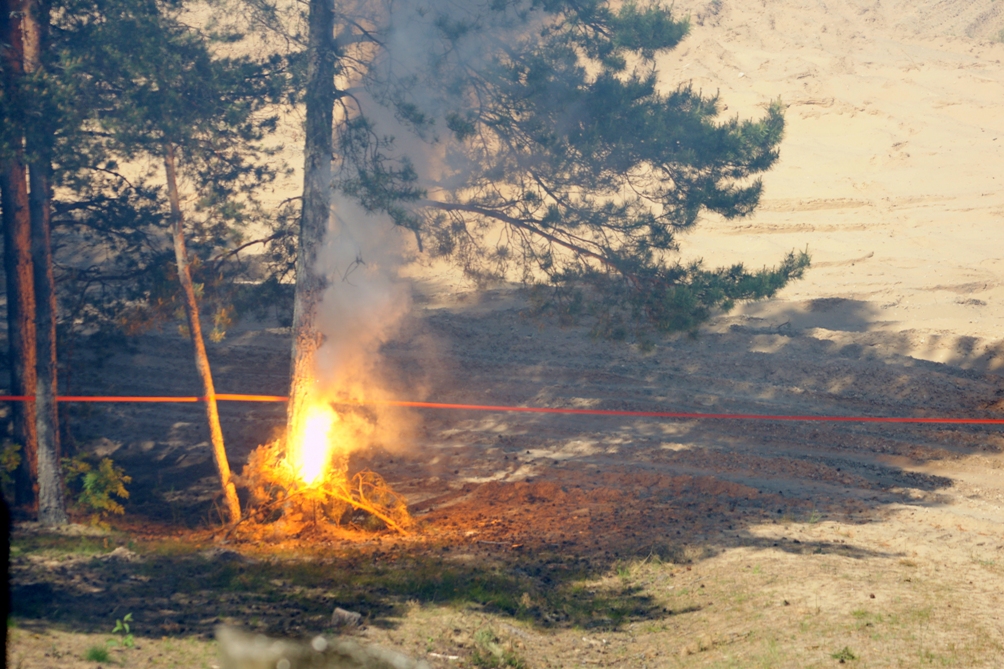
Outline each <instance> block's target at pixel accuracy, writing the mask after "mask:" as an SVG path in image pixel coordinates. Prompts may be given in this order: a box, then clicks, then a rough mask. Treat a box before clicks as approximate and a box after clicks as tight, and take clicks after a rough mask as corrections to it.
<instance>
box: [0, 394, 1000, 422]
mask: <svg viewBox="0 0 1004 669" xmlns="http://www.w3.org/2000/svg"><path fill="white" fill-rule="evenodd" d="M205 399H206V398H205V397H198V396H194V395H193V396H149V395H122V396H110V395H62V396H60V397H57V398H56V401H58V402H147V403H162V402H184V403H193V402H202V401H204V400H205ZM216 399H217V401H220V402H285V401H287V400H288V399H289V398H287V397H286V396H284V395H241V394H230V393H220V394H218V395H216ZM0 401H2V402H34V401H35V397H34V396H32V395H0ZM361 404H370V405H383V406H398V407H412V408H416V409H450V410H456V411H491V412H497V413H503V412H505V413H513V412H516V413H540V414H572V415H580V416H628V417H633V418H673V419H678V420H761V421H763V420H777V421H813V422H827V423H927V424H941V425H1004V418H950V417H931V418H918V417H908V416H806V415H777V414H750V413H692V412H685V411H622V410H614V409H570V408H563V407H513V406H495V405H484V404H444V403H440V402H410V401H406V400H383V401H372V402H362V403H361Z"/></svg>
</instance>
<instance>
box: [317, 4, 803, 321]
mask: <svg viewBox="0 0 1004 669" xmlns="http://www.w3.org/2000/svg"><path fill="white" fill-rule="evenodd" d="M447 9H448V8H446V7H444V8H443V10H442V11H438V12H437V11H435V10H432V11H431V12H429V11H426V12H424V13H423V12H422V11H419V10H418V9H417V8H416V9H415V16H414V19H415V21H424V22H425V24H426V25H427V26H428V29H429V30H430V31H434V33H435V36H436V39H435V40H430V41H429V42H430V44H433V45H437V46H436V47H435V48H434V49H433V50H432V51H431V52H430V53H428V54H427V60H426V62H425V63H424V65H423V66H422V67H415V66H414V65H410V66H409V67H408V71H406V72H402V71H400V70H401V66H400V64H399V62H398V61H396V60H395V59H393V58H390V57H387V58H386V59H383V60H381V58H379V57H378V58H376V59H374V61H373V62H372V63H371V64H370V67H369V69H368V70H367V77H366V81H367V83H368V86H369V88H370V90H371V91H373V93H372V95H373V97H374V98H375V99H377V100H380V101H381V102H382V103H383V104H384V105H385V106H388V107H390V108H392V109H394V110H395V111H396V113H397V115H398V117H399V118H401V119H402V120H403V121H406V122H408V123H410V125H411V126H412V127H413V128H414V129H415V130H416V132H419V133H422V134H424V135H426V136H428V137H430V138H431V140H432V141H436V142H440V143H443V144H445V145H446V152H447V155H448V156H450V160H451V161H452V164H453V166H454V171H453V173H452V174H450V175H449V183H448V184H446V187H442V186H443V185H442V184H433V185H434V186H436V187H437V188H436V197H435V198H431V197H426V196H424V193H423V190H422V188H420V186H424V185H425V184H420V182H419V178H418V175H417V174H416V172H415V171H414V169H412V167H411V163H410V162H409V160H408V157H407V156H406V155H401V154H400V153H399V152H398V153H395V151H394V150H393V146H392V142H390V141H388V140H387V139H386V138H385V137H383V136H381V133H380V132H379V128H378V127H377V126H375V125H373V124H372V123H371V122H369V121H368V120H367V115H366V112H365V110H360V111H359V113H358V114H357V115H356V116H355V117H354V118H351V119H349V120H348V122H347V123H346V124H345V125H344V128H343V129H342V132H341V133H340V134H339V137H338V144H337V153H338V154H340V155H341V156H344V157H345V158H346V159H347V160H346V161H345V163H344V168H345V169H343V171H342V173H341V181H340V183H341V186H342V188H344V189H345V190H346V191H347V192H349V193H351V194H354V195H356V196H357V197H359V198H360V199H361V201H362V202H363V203H364V204H365V205H366V206H367V207H368V208H369V209H371V210H373V211H384V212H387V213H389V214H390V215H391V216H392V217H393V218H394V221H395V222H396V223H397V224H398V225H401V226H403V227H405V228H408V229H411V230H413V231H414V233H415V234H416V235H417V236H418V237H419V240H420V244H422V239H423V238H424V239H425V240H426V241H425V243H424V246H425V248H427V249H429V251H431V252H432V253H434V254H437V255H441V256H445V257H449V258H452V259H453V260H454V261H456V262H457V263H459V264H460V265H461V266H462V267H463V268H464V269H465V270H466V272H467V273H468V274H469V275H470V276H472V277H473V278H475V279H478V280H480V281H489V280H494V279H505V278H508V279H516V280H520V281H523V282H524V283H526V284H528V285H530V286H533V287H535V288H537V290H536V291H535V296H536V297H537V298H538V300H537V303H538V306H539V307H540V308H541V309H542V310H545V311H551V312H555V313H558V314H559V315H561V316H562V317H564V318H567V319H571V320H574V319H577V318H580V317H584V316H585V317H591V318H592V320H593V323H594V328H595V331H596V332H597V333H599V334H602V335H605V336H610V337H616V338H619V337H623V336H626V335H627V334H628V333H631V332H634V333H635V334H636V335H639V336H643V337H644V336H645V333H646V332H650V331H653V330H654V331H655V332H671V331H675V330H694V329H695V328H697V327H698V326H699V325H700V324H701V323H702V322H704V321H705V320H707V318H709V317H710V315H711V314H712V313H713V312H714V311H715V310H716V309H721V310H728V309H729V308H731V307H732V305H733V304H734V303H735V302H736V301H740V300H757V299H762V298H765V297H769V296H771V295H773V294H775V293H776V292H777V291H778V290H779V289H780V288H781V287H783V286H784V285H785V284H786V283H787V282H788V281H790V280H791V279H795V278H798V277H800V276H801V275H802V272H803V271H804V269H805V268H806V267H807V266H808V263H809V258H808V255H807V254H805V253H796V252H792V253H789V254H788V255H787V256H786V257H785V258H784V259H782V261H781V263H780V264H779V265H778V266H777V267H776V268H774V269H766V268H765V269H763V270H759V271H752V272H751V271H748V270H746V268H745V267H744V266H743V265H741V264H740V265H735V266H732V267H727V268H718V269H707V268H705V267H704V265H703V263H701V262H695V263H690V264H686V265H684V264H682V263H680V262H679V261H678V260H676V259H675V258H676V256H675V252H676V251H678V238H679V234H680V233H681V232H683V231H686V230H688V229H690V228H692V227H693V226H694V225H695V224H696V223H697V222H698V221H699V219H700V217H701V216H702V214H704V213H705V212H712V213H715V214H718V215H721V216H723V217H725V218H737V217H743V216H748V215H749V214H751V213H752V212H753V211H755V209H756V206H757V204H758V203H759V200H760V195H761V192H762V181H761V177H760V175H762V174H763V173H764V172H766V171H767V170H769V169H770V168H771V167H772V166H773V165H774V163H775V162H776V160H777V158H778V147H779V145H780V142H781V139H782V136H783V131H784V117H783V105H782V104H781V103H780V102H779V101H776V102H774V103H772V104H770V105H769V106H768V107H767V108H766V111H765V114H764V116H763V118H761V119H759V120H752V121H741V120H739V119H738V118H730V119H724V120H722V119H720V114H721V111H722V104H721V102H720V100H719V99H718V97H717V96H708V95H704V94H703V93H702V92H700V91H697V90H694V89H693V88H692V87H691V86H689V85H687V84H684V85H681V86H679V87H677V88H676V89H675V90H672V91H670V92H668V93H665V92H662V91H661V90H660V86H659V79H658V72H657V71H656V69H655V58H656V57H657V56H658V55H660V54H663V53H665V52H667V51H669V50H671V49H673V48H674V47H675V46H676V45H677V44H678V43H679V42H680V41H681V40H682V39H683V38H684V37H685V36H686V34H687V30H688V24H687V21H686V20H677V19H675V18H674V17H673V16H672V13H671V12H670V10H668V9H665V8H663V7H660V6H658V5H648V6H644V7H642V6H639V5H635V4H632V3H625V4H623V5H619V7H618V8H617V9H614V8H613V6H611V3H607V2H600V1H599V0H591V1H589V0H587V1H586V2H580V1H574V0H572V1H565V0H552V1H548V2H539V3H521V2H509V3H505V2H503V3H498V2H492V3H488V4H487V5H485V6H477V7H472V8H471V9H470V10H469V11H468V12H467V13H459V15H458V12H456V11H455V10H450V11H447ZM530 9H536V10H537V11H536V13H532V12H528V10H530ZM486 14H487V15H488V16H489V17H490V18H488V19H486V18H485V15H486ZM514 26H515V27H514ZM530 28H532V31H531V30H530ZM493 32H495V33H496V34H495V35H493V34H492V33H493ZM473 45H477V47H478V48H479V49H480V51H481V52H482V53H483V54H486V55H483V56H481V57H480V58H478V59H477V61H476V66H472V63H471V57H470V54H471V51H472V46H473ZM437 122H438V123H440V124H441V125H439V126H437V125H436V124H437ZM442 125H445V126H446V127H445V128H443V127H442ZM444 134H445V136H444ZM544 287H550V290H547V291H544V290H542V289H543V288H544Z"/></svg>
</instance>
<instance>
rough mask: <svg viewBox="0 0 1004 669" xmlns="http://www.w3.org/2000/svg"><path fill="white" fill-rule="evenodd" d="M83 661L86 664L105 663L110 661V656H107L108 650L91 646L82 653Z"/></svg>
mask: <svg viewBox="0 0 1004 669" xmlns="http://www.w3.org/2000/svg"><path fill="white" fill-rule="evenodd" d="M84 659H85V660H87V661H88V662H101V663H107V662H108V661H110V660H111V656H110V655H109V654H108V649H107V648H105V647H104V646H91V647H90V648H88V649H87V652H86V653H84Z"/></svg>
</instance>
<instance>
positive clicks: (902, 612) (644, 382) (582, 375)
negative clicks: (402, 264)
mask: <svg viewBox="0 0 1004 669" xmlns="http://www.w3.org/2000/svg"><path fill="white" fill-rule="evenodd" d="M676 6H677V8H678V10H679V11H682V12H688V13H690V14H691V16H692V17H693V20H692V32H691V35H690V36H689V37H688V38H687V40H685V42H684V43H683V44H681V47H680V48H679V49H678V50H677V51H675V52H673V54H672V55H671V57H667V58H666V59H665V61H664V62H661V63H660V66H661V67H662V69H663V70H664V71H665V72H666V73H667V78H668V79H667V80H668V81H670V82H673V83H672V85H675V82H679V81H687V80H689V81H692V82H694V84H695V86H696V87H700V88H703V89H704V90H706V91H713V90H718V91H720V94H721V96H722V99H723V102H725V103H727V104H728V105H729V112H728V113H730V114H731V113H733V112H737V113H740V114H741V115H743V116H748V115H752V114H756V113H758V112H757V110H758V109H759V106H760V105H761V104H763V103H764V102H766V101H769V100H771V99H774V98H775V97H777V96H778V95H781V96H782V98H783V99H784V100H785V101H786V103H788V104H790V107H789V110H788V114H787V119H788V130H787V136H786V139H785V142H784V144H783V145H782V160H781V164H780V165H779V166H778V168H777V169H776V170H775V171H773V172H771V174H769V175H768V176H767V178H766V179H765V193H766V197H765V200H764V203H763V206H762V207H761V210H760V212H759V213H758V214H757V215H756V216H754V217H753V218H750V219H744V220H741V221H716V220H709V221H706V222H704V223H702V225H701V226H699V229H698V230H697V231H696V232H695V233H694V234H692V235H691V236H689V237H687V238H686V239H684V240H683V241H682V246H683V250H684V252H685V253H686V254H689V256H688V257H694V256H703V257H705V258H706V259H707V261H708V262H709V264H713V265H717V264H723V263H728V262H732V261H735V260H740V259H742V260H745V261H746V262H747V264H748V265H750V266H753V267H757V266H760V265H761V264H771V263H774V262H776V261H777V260H778V259H779V258H780V257H781V255H782V254H783V253H784V252H786V251H788V250H790V249H792V248H804V247H805V246H806V245H808V246H809V250H810V252H811V253H812V254H813V263H814V264H813V268H812V269H810V270H809V272H808V274H807V275H806V278H805V279H804V280H803V281H801V282H798V283H795V284H793V285H792V286H790V287H788V288H786V289H785V290H784V291H783V292H782V293H781V294H780V295H779V296H778V298H777V299H775V300H771V301H769V302H765V303H760V304H756V305H743V306H741V307H740V308H738V309H737V310H736V311H734V312H733V313H731V314H728V315H724V316H719V317H717V318H716V319H714V320H713V321H712V322H711V323H709V324H708V326H707V327H705V328H703V329H702V330H701V332H700V333H699V335H698V336H697V337H689V336H686V335H683V336H678V337H673V338H670V339H668V340H666V341H660V342H657V343H656V345H655V346H654V347H653V348H651V349H647V348H643V347H639V346H637V345H636V344H635V343H632V342H607V341H596V340H594V339H591V338H590V337H589V336H588V332H587V330H586V328H585V327H570V328H564V329H562V328H559V327H557V326H556V325H554V324H553V323H546V322H545V323H537V322H533V321H529V320H527V319H526V318H524V317H523V316H522V315H521V314H522V310H523V307H524V303H523V301H522V298H521V297H520V295H519V294H518V293H516V292H515V291H514V290H511V289H509V288H498V289H496V290H491V291H487V292H480V293H478V292H473V291H471V290H470V289H469V288H467V287H465V286H464V285H463V283H462V282H460V281H458V280H457V279H456V278H455V277H454V275H452V274H450V273H447V272H443V271H441V270H440V269H437V268H428V267H425V268H421V267H420V268H413V269H412V271H411V276H412V277H413V278H414V288H413V290H412V293H413V295H412V308H411V309H410V312H409V315H408V316H407V318H406V319H405V322H404V323H403V324H402V326H401V328H400V331H399V333H398V334H397V335H396V336H395V337H394V338H393V339H392V340H390V341H388V342H387V343H386V344H385V345H384V346H383V347H382V349H381V352H380V353H381V357H380V370H379V371H380V372H381V377H382V378H384V379H392V380H393V381H392V382H391V383H390V387H389V388H388V390H389V391H390V392H393V393H394V394H395V396H397V397H400V398H402V399H413V400H427V401H434V402H444V403H465V404H471V403H474V404H491V405H516V406H519V405H523V406H555V407H583V408H599V409H615V410H617V409H627V410H642V411H644V410H654V411H660V410H661V411H693V412H714V413H756V414H784V415H795V414H797V415H817V416H819V415H835V416H862V415H863V416H953V417H994V418H1004V410H1002V409H1000V408H998V407H999V406H1000V405H999V404H998V402H1000V401H1001V400H1002V399H1004V378H1002V371H1001V370H1002V368H1004V344H1002V341H1001V337H1000V332H1001V328H1002V327H1004V307H1002V305H1004V301H1001V300H1000V299H998V298H1000V297H1002V296H1004V281H1002V280H1001V278H1000V277H1001V268H1000V263H1001V259H1000V254H999V249H1000V248H1002V245H1004V226H1001V225H1000V216H1001V212H1002V211H1004V196H1002V194H1001V191H1000V188H999V187H998V185H997V184H996V181H995V180H996V175H997V174H1001V173H1002V172H1004V151H1002V150H1001V148H1000V147H1001V146H1002V145H1004V140H1002V141H996V138H997V137H998V135H1001V134H1004V121H1002V119H1004V117H1002V116H1001V115H1000V113H999V107H1000V100H1001V99H1002V98H1001V94H1002V93H1004V90H1002V89H1004V71H1002V69H1001V66H1000V62H1001V59H1002V58H1004V44H1002V43H1001V40H1000V39H999V34H998V31H1000V30H1001V29H1004V13H1002V12H1001V11H999V10H998V9H996V8H995V7H996V5H995V4H994V3H993V0H972V1H966V2H962V1H961V0H920V1H913V2H895V1H893V2H882V3H878V2H873V1H871V0H868V1H866V0H848V2H842V3H829V2H825V1H823V0H777V1H776V2H773V1H772V2H763V3H753V2H739V1H738V0H734V1H732V0H713V1H708V2H703V1H697V0H695V1H693V2H689V1H688V2H683V1H679V2H677V3H676ZM106 354H107V355H106ZM209 354H210V359H211V361H212V363H213V366H214V374H215V376H216V385H217V389H218V391H219V392H234V393H262V394H284V393H285V392H286V391H287V387H288V372H289V364H288V361H289V333H288V331H286V330H284V329H282V328H280V327H278V325H277V324H275V323H251V322H248V323H243V324H241V325H239V326H238V327H237V328H235V329H234V330H233V331H232V332H230V333H229V335H228V337H227V339H225V340H224V341H223V342H221V343H218V344H212V345H210V353H209ZM71 371H72V373H71V375H70V379H69V383H70V387H69V389H68V390H69V391H70V392H71V393H72V394H137V395H142V394H151V395H153V394H156V395H169V394H199V393H198V386H197V381H196V377H195V373H194V370H193V366H192V363H191V353H190V350H189V347H188V344H187V343H186V342H185V340H184V339H183V338H181V337H180V336H178V335H176V334H174V333H171V332H163V333H151V334H148V335H145V336H143V337H141V338H138V339H136V340H134V341H131V342H128V346H120V347H118V348H115V349H112V350H111V352H110V351H108V350H102V349H100V348H98V347H96V346H91V347H88V346H86V345H82V346H80V347H78V348H77V349H75V350H74V351H73V359H72V363H71ZM69 412H70V414H69V418H70V425H71V430H72V435H73V442H72V443H71V444H70V447H72V448H77V449H79V450H83V451H90V452H94V453H97V454H99V455H102V456H104V455H107V456H110V457H112V458H114V459H115V461H116V463H118V464H119V465H121V466H123V467H124V468H125V469H126V471H127V473H128V474H129V475H130V476H132V477H133V481H132V483H131V485H130V486H129V489H130V492H131V497H130V499H129V501H128V503H127V504H126V515H125V516H124V517H123V518H122V519H121V520H120V521H119V522H117V523H115V529H114V530H112V531H109V532H104V533H102V532H95V531H91V530H88V531H84V530H81V529H75V530H73V531H71V532H69V533H65V534H58V535H54V534H51V533H45V532H41V531H40V530H38V528H35V527H32V526H31V525H30V524H27V523H21V524H19V525H18V527H17V528H16V530H15V535H14V540H13V563H12V582H13V597H14V599H13V603H14V616H13V618H12V622H11V625H12V628H11V629H12V642H11V645H10V648H9V659H10V666H12V667H23V668H24V669H41V668H43V667H71V668H72V667H80V668H84V667H87V668H89V669H93V668H94V667H97V666H99V665H100V666H102V667H108V666H127V667H134V666H135V667H207V668H212V667H214V666H215V665H217V664H218V660H217V659H216V650H215V646H214V642H213V641H212V634H213V630H214V629H215V627H216V625H218V624H220V623H229V624H235V625H240V626H242V627H245V628H248V629H252V630H256V631H261V632H265V633H270V634H276V635H280V634H281V635H294V636H309V635H313V634H316V633H346V630H340V629H335V628H333V627H332V623H331V612H332V610H333V609H334V608H335V607H336V606H340V607H342V608H345V609H348V610H351V611H356V612H359V613H361V614H362V615H363V616H364V624H363V626H362V627H361V628H359V629H356V630H351V631H348V632H347V633H351V634H356V635H359V636H360V637H361V638H363V639H364V640H368V641H372V642H375V643H380V644H385V645H388V646H391V647H394V648H397V649H400V650H402V651H404V652H407V653H409V654H411V655H414V656H421V657H423V658H425V659H426V660H427V661H429V663H430V664H431V665H432V666H434V667H437V668H443V667H528V668H537V667H562V668H564V667H592V666H619V667H647V668H649V669H656V668H660V669H661V668H669V667H738V668H745V667H792V668H802V667H824V666H832V665H836V664H840V663H843V664H848V665H850V666H856V667H918V666H955V667H1001V666H1004V594H1002V593H1004V437H1002V436H1001V431H1000V429H999V428H998V427H985V426H982V427H981V426H972V427H967V426H944V425H942V426H938V425H904V424H877V423H876V424H871V423H869V424H863V423H830V422H779V421H724V420H723V421H697V420H657V419H639V418H627V417H586V416H567V415H565V416H561V415H531V414H520V413H479V412H472V411H467V412H465V411H443V410H415V411H414V412H412V413H411V417H412V419H413V425H414V428H413V429H412V430H410V431H409V432H408V433H407V434H406V435H404V436H403V437H402V438H401V440H400V442H399V443H384V444H382V445H381V446H380V447H377V448H374V449H371V450H369V451H367V452H365V453H358V454H356V456H354V459H353V462H352V467H353V468H354V469H361V468H364V467H370V468H372V469H374V470H375V471H378V472H379V473H381V474H382V475H383V476H385V477H386V479H387V480H388V481H389V482H390V483H391V484H392V485H393V486H394V487H395V489H397V490H398V491H399V492H401V493H403V494H404V495H405V496H406V497H407V499H408V501H409V505H410V509H411V512H412V514H413V516H414V518H415V519H416V521H417V529H416V531H415V532H414V533H413V534H412V535H411V536H409V537H403V538H402V537H397V536H394V535H391V534H372V533H363V532H357V531H354V530H346V531H345V533H343V534H340V535H323V536H320V535H318V536H309V535H308V536H305V537H303V538H301V539H298V540H286V541H281V542H263V543H261V544H255V545H251V544H247V543H241V542H237V541H234V540H233V538H231V539H230V540H227V539H226V538H225V536H224V535H223V534H222V533H221V532H219V531H218V530H217V529H215V528H216V527H217V523H218V520H219V514H218V506H217V496H216V483H215V480H214V475H213V468H212V462H211V459H210V458H211V455H210V451H209V447H208V434H207V431H206V429H205V428H204V427H203V417H202V415H201V413H200V412H201V409H200V407H199V406H198V405H185V404H179V405H162V406H153V405H76V406H71V407H70V408H69ZM221 415H222V419H223V430H224V433H225V436H226V438H227V445H228V450H229V454H230V457H231V459H232V464H233V465H234V468H235V469H236V470H238V471H239V470H240V468H241V466H242V464H243V463H244V461H245V460H246V458H247V456H248V454H249V453H250V451H251V450H252V449H253V448H255V447H256V446H257V445H259V444H261V443H263V442H265V441H267V440H268V439H269V438H270V437H271V436H272V435H273V434H274V433H275V431H276V430H278V429H280V428H281V427H282V425H283V423H284V409H283V406H282V405H270V404H239V403H231V404H225V405H222V407H221ZM126 614H131V615H132V624H131V631H132V633H133V634H134V642H135V643H134V644H133V645H132V646H131V647H130V646H127V645H123V642H124V635H123V634H122V633H113V632H112V629H113V628H114V626H115V623H116V621H117V620H122V619H123V617H124V616H125V615H126ZM95 648H96V649H98V650H105V651H107V653H108V658H107V659H106V660H105V659H91V660H86V659H85V658H86V657H87V656H88V655H90V656H91V657H92V658H99V657H100V658H103V657H104V656H103V655H101V653H99V652H95V651H92V649H95Z"/></svg>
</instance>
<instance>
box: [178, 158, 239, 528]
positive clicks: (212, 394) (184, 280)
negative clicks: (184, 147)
mask: <svg viewBox="0 0 1004 669" xmlns="http://www.w3.org/2000/svg"><path fill="white" fill-rule="evenodd" d="M164 168H165V169H166V171H167V195H168V199H169V200H170V202H171V232H172V236H173V237H174V257H175V259H176V260H177V263H178V280H179V281H180V282H181V288H182V291H183V292H184V294H185V313H186V314H187V315H188V331H189V333H190V334H191V335H192V344H193V345H194V347H195V367H196V368H197V369H198V370H199V377H200V378H201V380H202V392H203V394H204V395H205V398H206V419H207V420H208V421H209V437H210V440H211V442H212V444H213V460H214V461H215V462H216V473H217V474H219V477H220V484H221V486H222V488H223V499H224V501H225V503H226V506H227V512H228V514H229V516H230V522H232V523H236V522H238V521H239V520H240V519H241V505H240V502H239V501H238V499H237V488H236V487H235V486H234V482H233V480H232V478H231V476H230V463H229V462H228V461H227V451H226V449H225V448H224V447H223V430H222V429H221V428H220V414H219V412H218V411H217V410H216V389H215V388H214V387H213V375H212V372H211V370H210V368H209V356H207V355H206V343H205V342H204V341H203V339H202V325H201V324H200V322H199V305H198V303H197V302H196V300H195V286H194V285H193V284H192V273H191V270H190V269H189V266H188V252H187V251H186V250H185V219H184V216H183V215H182V213H181V199H180V198H179V196H178V177H177V171H176V161H175V149H174V145H171V144H169V145H168V146H167V147H166V150H165V152H164Z"/></svg>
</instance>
